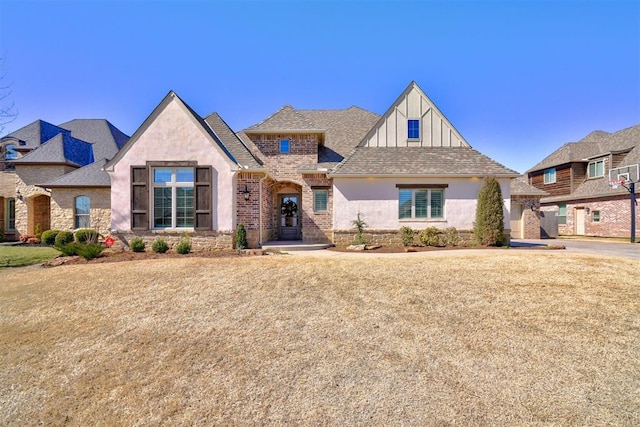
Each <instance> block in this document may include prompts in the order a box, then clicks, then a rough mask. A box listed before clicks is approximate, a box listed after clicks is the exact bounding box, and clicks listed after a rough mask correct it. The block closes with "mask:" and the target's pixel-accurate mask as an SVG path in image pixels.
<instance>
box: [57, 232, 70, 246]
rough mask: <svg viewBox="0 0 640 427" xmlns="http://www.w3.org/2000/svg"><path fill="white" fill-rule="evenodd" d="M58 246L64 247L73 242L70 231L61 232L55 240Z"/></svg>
mask: <svg viewBox="0 0 640 427" xmlns="http://www.w3.org/2000/svg"><path fill="white" fill-rule="evenodd" d="M54 242H55V245H56V246H64V245H66V244H68V243H71V242H73V233H72V232H70V231H59V232H58V234H57V235H56V237H55V239H54Z"/></svg>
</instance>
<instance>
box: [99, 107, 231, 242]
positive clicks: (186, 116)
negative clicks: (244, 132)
mask: <svg viewBox="0 0 640 427" xmlns="http://www.w3.org/2000/svg"><path fill="white" fill-rule="evenodd" d="M149 161H197V163H198V165H199V166H209V165H210V166H212V168H213V174H212V175H213V176H212V181H213V182H212V198H211V200H212V202H213V215H212V228H213V229H214V230H219V231H229V230H233V228H234V226H235V224H234V218H235V215H234V212H235V202H236V201H235V191H234V189H235V182H234V179H235V171H234V170H233V168H234V166H235V165H234V164H233V163H232V162H231V161H229V160H228V157H227V156H226V155H225V154H224V152H223V151H222V150H221V149H220V148H219V147H218V145H217V144H216V143H215V142H213V141H211V138H210V137H209V136H208V135H207V134H206V133H205V131H204V130H203V129H202V128H201V127H200V125H199V123H197V122H196V121H195V119H194V118H193V116H192V115H191V114H190V113H188V112H187V110H186V109H185V108H184V107H183V105H182V104H181V103H180V101H178V100H177V99H175V98H174V99H173V100H172V101H171V102H169V103H168V104H167V106H166V107H165V108H164V109H163V110H162V111H161V112H160V113H159V114H158V116H157V117H156V119H155V120H154V121H153V122H152V123H151V124H150V125H149V126H148V127H147V128H146V129H145V131H144V133H143V134H142V135H140V137H139V138H138V139H137V140H136V141H135V142H134V143H133V145H132V146H131V147H130V148H129V150H128V151H127V152H126V153H125V154H124V156H123V157H122V158H121V159H120V160H119V161H118V162H117V163H116V165H115V166H114V170H113V171H112V172H109V175H110V176H111V228H112V229H115V230H118V231H128V230H130V229H131V212H130V209H131V199H130V197H131V195H130V193H131V181H130V173H131V166H144V165H145V164H146V162H149ZM149 182H151V180H149Z"/></svg>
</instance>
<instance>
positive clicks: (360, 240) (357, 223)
mask: <svg viewBox="0 0 640 427" xmlns="http://www.w3.org/2000/svg"><path fill="white" fill-rule="evenodd" d="M361 215H362V214H361V213H360V212H358V216H357V218H356V219H354V220H353V221H351V224H353V226H354V227H355V228H356V240H355V244H356V245H365V244H366V243H367V241H366V239H365V238H364V229H365V228H367V223H366V222H364V220H363V219H362V218H361V217H360V216H361Z"/></svg>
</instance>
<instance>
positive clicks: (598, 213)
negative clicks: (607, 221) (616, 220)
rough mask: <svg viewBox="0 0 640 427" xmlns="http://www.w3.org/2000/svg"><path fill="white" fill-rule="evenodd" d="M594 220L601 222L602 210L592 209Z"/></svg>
mask: <svg viewBox="0 0 640 427" xmlns="http://www.w3.org/2000/svg"><path fill="white" fill-rule="evenodd" d="M591 215H592V217H593V222H600V211H592V212H591Z"/></svg>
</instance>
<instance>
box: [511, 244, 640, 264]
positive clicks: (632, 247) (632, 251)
mask: <svg viewBox="0 0 640 427" xmlns="http://www.w3.org/2000/svg"><path fill="white" fill-rule="evenodd" d="M544 245H563V246H565V247H566V248H567V249H566V251H567V252H575V253H586V254H600V255H610V256H621V257H625V258H632V259H640V243H624V242H611V241H601V240H576V239H543V240H521V239H517V240H516V239H513V240H511V246H519V247H532V248H533V247H536V246H544Z"/></svg>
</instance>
